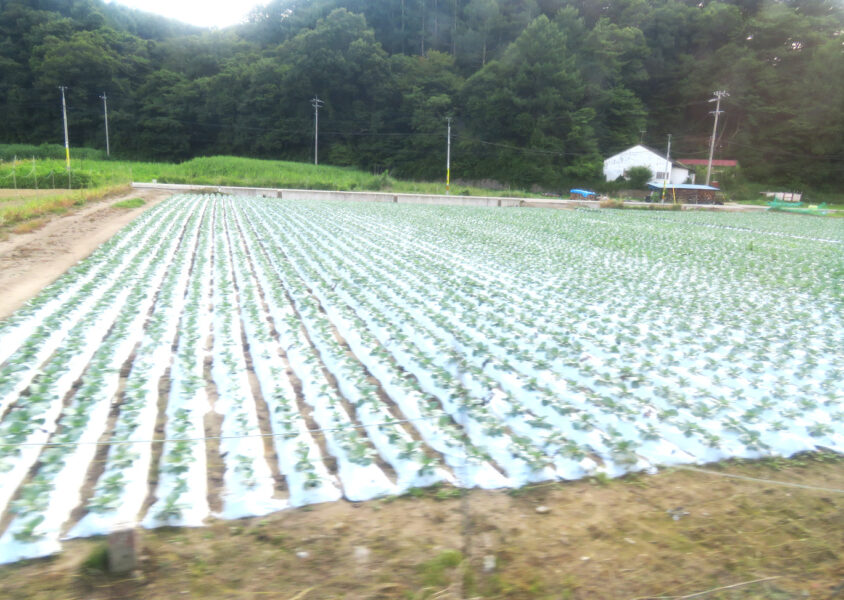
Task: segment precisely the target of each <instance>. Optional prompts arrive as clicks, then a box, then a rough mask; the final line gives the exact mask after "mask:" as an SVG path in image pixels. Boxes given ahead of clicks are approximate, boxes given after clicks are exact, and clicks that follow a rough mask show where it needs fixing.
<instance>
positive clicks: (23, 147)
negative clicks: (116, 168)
mask: <svg viewBox="0 0 844 600" xmlns="http://www.w3.org/2000/svg"><path fill="white" fill-rule="evenodd" d="M15 158H17V160H18V161H20V162H21V163H25V161H27V160H30V161H31V160H32V159H33V158H35V159H46V158H53V159H57V160H64V158H65V149H64V146H61V145H59V144H40V145H38V146H36V145H34V144H0V161H4V162H11V161H12V160H14V159H15ZM73 158H74V160H77V159H84V160H104V159H105V158H106V156H105V152H104V151H102V150H97V149H95V148H77V147H74V148H73Z"/></svg>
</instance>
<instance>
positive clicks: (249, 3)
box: [106, 0, 266, 27]
mask: <svg viewBox="0 0 844 600" xmlns="http://www.w3.org/2000/svg"><path fill="white" fill-rule="evenodd" d="M106 1H109V0H106ZM111 2H116V3H117V4H123V5H124V6H131V7H132V8H137V9H139V10H143V11H146V12H151V13H156V14H159V15H162V16H165V17H169V18H171V19H177V20H179V21H183V22H185V23H190V24H191V25H199V26H200V27H226V26H228V25H235V24H237V23H240V22H241V21H242V20H243V19H244V18H245V17H246V15H247V14H249V11H250V10H252V8H253V7H255V6H258V5H260V4H265V3H266V0H264V1H262V0H237V1H232V0H229V1H224V0H111Z"/></svg>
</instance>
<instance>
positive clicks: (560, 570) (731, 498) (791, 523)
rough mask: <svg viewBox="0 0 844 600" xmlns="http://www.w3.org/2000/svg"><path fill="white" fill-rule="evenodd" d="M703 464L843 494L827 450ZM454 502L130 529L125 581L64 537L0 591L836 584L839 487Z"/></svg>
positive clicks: (507, 594)
mask: <svg viewBox="0 0 844 600" xmlns="http://www.w3.org/2000/svg"><path fill="white" fill-rule="evenodd" d="M709 469H711V470H714V471H717V472H720V473H731V474H739V475H744V476H751V477H757V478H764V479H771V480H779V481H789V482H794V483H801V484H807V485H817V486H821V487H825V488H837V489H839V490H840V489H842V488H844V460H842V457H840V456H837V455H833V454H815V455H803V456H800V457H797V458H795V459H791V460H783V459H770V460H764V461H757V462H741V461H739V462H730V463H724V464H721V465H715V466H710V467H709ZM459 496H460V492H459V491H457V490H454V489H452V488H439V489H434V490H425V491H421V490H420V491H418V492H416V493H413V494H409V495H406V496H403V497H400V498H387V499H382V500H374V501H370V502H365V503H349V502H345V501H340V502H334V503H329V504H322V505H317V506H311V507H306V508H301V509H289V510H286V511H282V512H279V513H276V514H273V515H270V516H268V517H264V518H255V519H244V520H240V521H214V522H212V523H211V524H210V525H209V526H208V527H205V528H198V529H175V528H165V529H158V530H153V531H145V532H143V533H142V534H141V547H142V550H141V561H140V566H139V568H138V570H137V571H135V572H133V573H130V574H128V575H108V574H106V573H105V572H103V571H102V570H100V569H97V568H96V567H92V566H90V564H89V565H88V566H86V565H85V564H84V563H85V561H86V559H89V557H93V556H96V555H97V552H98V551H99V552H101V551H102V548H103V546H104V541H103V540H102V539H90V540H73V541H69V542H66V545H65V550H64V551H63V552H62V554H60V555H59V556H57V557H55V558H52V559H43V560H35V561H28V562H25V563H19V564H16V565H10V566H6V567H3V568H0V597H2V598H5V599H19V598H20V599H23V598H27V599H35V600H38V599H48V598H49V599H53V598H68V599H69V598H80V599H81V598H86V599H93V600H96V599H107V598H156V599H158V598H160V599H171V598H182V597H184V598H203V599H217V598H221V599H222V598H279V599H286V600H292V599H294V598H295V599H297V600H319V599H328V598H345V599H349V600H352V599H354V600H360V599H393V598H406V599H422V598H431V599H433V598H439V599H457V598H512V599H533V598H548V599H550V598H554V599H563V598H579V599H591V598H597V599H604V598H607V599H617V598H620V599H630V600H632V599H644V598H656V597H659V598H665V597H669V598H685V597H692V596H691V595H692V594H694V595H695V596H694V597H704V596H705V597H706V598H724V599H726V598H731V599H734V598H742V599H751V598H758V599H762V598H765V599H773V600H778V599H781V600H785V599H791V598H817V599H820V600H831V599H832V598H840V597H841V596H840V593H841V591H842V590H844V586H842V583H844V560H842V551H844V527H842V524H844V495H842V494H840V493H835V492H828V491H820V490H808V489H798V488H789V487H783V486H778V485H773V484H769V483H760V482H751V481H744V480H735V479H727V478H723V477H720V476H716V475H711V474H702V473H697V472H690V471H687V470H682V469H676V470H670V469H669V470H666V471H665V472H662V473H660V474H658V475H654V476H648V475H638V476H628V477H625V478H623V479H620V480H613V481H606V480H602V479H591V480H583V481H577V482H568V483H552V484H540V485H536V486H532V487H528V488H525V489H522V490H516V491H511V492H509V493H508V492H505V491H491V492H484V491H477V490H476V491H472V492H470V493H469V494H468V498H467V502H464V501H463V499H461V498H460V497H459ZM540 507H545V508H547V512H546V510H545V508H542V509H540ZM464 509H468V519H466V512H465V511H464ZM537 509H540V510H537ZM467 524H468V527H467ZM463 553H465V555H466V556H467V557H468V560H465V561H463V562H462V563H461V564H458V563H460V559H461V557H462V556H463V555H464V554H463ZM484 563H486V568H485V565H484ZM455 565H457V566H455ZM760 580H761V581H760ZM748 582H755V583H748ZM736 584H742V585H739V586H738V587H733V588H731V589H728V590H720V591H710V592H708V593H706V594H701V595H697V594H698V593H700V592H705V591H707V590H713V589H714V588H719V587H723V586H734V585H736Z"/></svg>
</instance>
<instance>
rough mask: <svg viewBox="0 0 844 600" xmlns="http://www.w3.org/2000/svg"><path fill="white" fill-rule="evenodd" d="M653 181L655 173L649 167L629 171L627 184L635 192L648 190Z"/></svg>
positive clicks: (633, 168) (632, 168)
mask: <svg viewBox="0 0 844 600" xmlns="http://www.w3.org/2000/svg"><path fill="white" fill-rule="evenodd" d="M651 179H653V173H652V172H651V170H650V169H649V168H648V167H631V168H630V169H628V171H627V182H628V184H629V185H630V187H631V188H633V189H635V190H644V189H646V188H647V184H648V182H649V181H650V180H651Z"/></svg>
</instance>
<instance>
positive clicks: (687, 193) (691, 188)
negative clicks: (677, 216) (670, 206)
mask: <svg viewBox="0 0 844 600" xmlns="http://www.w3.org/2000/svg"><path fill="white" fill-rule="evenodd" d="M648 189H649V190H652V192H655V193H654V194H653V195H654V196H655V197H656V198H662V190H663V189H665V200H666V201H670V202H674V201H677V202H684V203H686V204H716V203H717V202H718V201H717V200H716V198H715V193H716V192H718V191H720V190H718V188H716V187H712V186H711V185H700V184H694V183H669V184H667V185H666V184H665V183H664V182H662V181H651V182H650V183H649V184H648Z"/></svg>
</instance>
